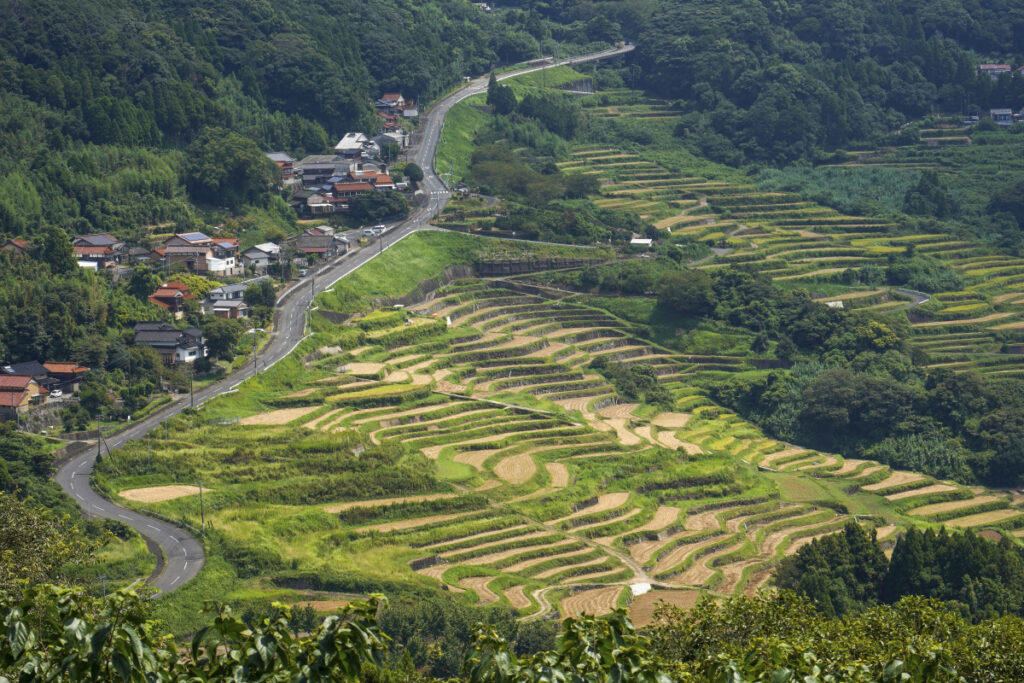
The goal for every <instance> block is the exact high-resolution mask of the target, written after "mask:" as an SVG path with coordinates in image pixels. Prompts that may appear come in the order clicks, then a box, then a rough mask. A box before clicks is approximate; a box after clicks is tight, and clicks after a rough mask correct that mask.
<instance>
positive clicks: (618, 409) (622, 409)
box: [597, 403, 640, 419]
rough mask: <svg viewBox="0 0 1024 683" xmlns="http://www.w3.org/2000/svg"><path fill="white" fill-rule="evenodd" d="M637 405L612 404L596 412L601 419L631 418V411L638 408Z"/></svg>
mask: <svg viewBox="0 0 1024 683" xmlns="http://www.w3.org/2000/svg"><path fill="white" fill-rule="evenodd" d="M639 405H640V404H639V403H614V404H612V405H610V406H607V407H605V408H602V409H601V410H599V411H597V414H598V415H600V416H601V417H620V418H627V419H628V418H630V417H633V411H634V410H636V409H637V408H638V407H639Z"/></svg>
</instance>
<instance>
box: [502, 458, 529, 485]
mask: <svg viewBox="0 0 1024 683" xmlns="http://www.w3.org/2000/svg"><path fill="white" fill-rule="evenodd" d="M536 472H537V464H536V463H535V462H534V461H533V458H531V457H530V456H529V455H528V454H527V453H518V454H516V455H510V456H508V457H507V458H502V459H501V460H500V461H499V462H498V464H497V465H495V466H494V474H496V475H497V476H498V478H499V479H504V480H505V481H507V482H508V483H509V484H513V485H518V484H525V483H526V482H528V481H529V480H530V477H532V476H533V475H534V474H535V473H536Z"/></svg>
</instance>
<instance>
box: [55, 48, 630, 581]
mask: <svg viewBox="0 0 1024 683" xmlns="http://www.w3.org/2000/svg"><path fill="white" fill-rule="evenodd" d="M632 49H633V46H632V45H626V46H624V47H620V48H616V49H612V50H606V51H604V52H597V53H593V54H590V55H584V56H582V57H574V58H570V59H563V60H560V61H558V62H553V63H551V64H545V65H541V66H536V67H531V68H528V69H521V70H519V71H511V72H508V73H505V74H502V75H500V76H498V80H504V79H506V78H511V77H513V76H519V75H522V74H524V73H530V72H533V71H539V70H541V69H548V68H551V67H553V66H561V65H566V64H577V63H581V62H588V61H593V60H597V59H604V58H606V57H612V56H615V55H620V54H624V53H626V52H629V51H630V50H632ZM487 80H488V78H487V77H486V76H482V77H480V78H477V79H475V80H473V81H472V82H470V83H469V84H468V85H466V86H465V87H463V88H461V89H460V90H458V91H456V92H454V93H452V94H451V95H448V96H447V97H444V98H442V99H441V100H440V101H438V102H437V104H435V105H434V106H433V107H431V109H430V111H429V112H428V113H427V114H426V116H424V117H421V129H420V135H419V142H418V143H417V146H416V147H415V148H414V149H413V150H412V151H411V153H410V154H409V158H410V159H411V160H412V161H414V162H415V163H416V164H417V165H418V166H420V168H422V169H423V173H424V179H423V182H422V183H421V184H420V186H421V189H423V191H424V193H425V201H424V203H423V204H422V205H421V206H419V207H416V208H415V209H413V211H412V212H411V213H410V214H409V216H408V217H407V218H405V219H404V220H402V221H399V222H397V223H394V224H392V225H391V226H389V229H388V231H387V232H386V233H385V234H384V235H382V236H381V237H379V238H377V239H376V240H374V241H373V242H371V243H370V244H369V245H368V246H366V247H363V248H362V249H356V250H353V251H350V252H349V253H348V254H345V255H343V256H341V257H339V258H337V259H335V260H334V261H332V262H330V263H328V264H326V265H324V266H322V267H320V268H319V269H317V270H316V271H311V272H310V274H308V275H307V276H306V278H304V279H303V280H301V281H299V282H298V283H296V284H295V285H293V286H291V287H290V288H289V289H288V290H287V291H286V292H284V293H283V294H282V295H281V297H280V298H279V299H278V303H277V309H276V310H275V315H274V332H273V333H272V334H271V338H270V341H269V343H268V344H267V345H266V347H264V349H263V351H262V352H261V353H260V354H259V355H258V356H257V358H256V359H255V360H254V362H253V363H249V364H247V365H245V366H244V367H242V368H240V369H239V370H237V371H236V372H234V373H232V374H231V376H230V377H227V378H225V379H223V380H221V381H219V382H216V383H214V384H210V385H208V386H206V387H203V388H202V389H198V390H196V391H195V392H194V394H192V395H191V396H189V395H186V396H183V397H179V398H177V399H175V400H174V401H173V402H172V403H170V404H168V405H167V406H164V407H163V408H161V409H160V410H158V411H156V412H155V413H153V414H152V415H150V416H148V417H146V418H145V419H142V420H139V421H138V422H136V423H134V424H132V425H130V426H129V427H127V428H125V429H123V430H121V431H119V432H118V433H117V434H114V435H111V436H109V437H104V441H105V445H106V448H105V449H104V452H106V451H107V449H109V450H110V451H115V450H116V449H117V448H120V447H121V446H123V445H124V444H126V443H128V442H129V441H134V440H136V439H141V438H143V437H144V436H145V435H146V434H148V433H149V432H150V431H151V430H152V429H154V428H155V427H157V426H158V425H160V424H162V423H163V422H164V421H166V420H167V419H169V418H171V417H174V416H175V415H178V414H179V413H181V411H183V410H185V409H186V408H189V407H192V406H195V407H199V406H200V405H202V404H203V403H204V402H206V401H208V400H209V399H211V398H213V397H214V396H218V395H220V394H223V393H225V392H228V391H232V390H234V389H237V387H238V385H239V384H241V383H242V382H243V381H245V380H246V379H248V378H249V377H252V376H253V375H254V374H255V373H256V370H257V368H258V369H259V370H260V371H263V370H265V369H266V368H268V367H270V366H272V365H274V364H275V363H277V362H278V361H279V360H281V359H282V358H284V357H285V356H287V355H288V354H290V353H291V352H292V351H293V350H294V349H295V347H296V346H298V345H299V342H301V341H302V340H303V339H304V338H305V336H306V329H307V316H308V315H309V309H310V305H311V302H312V301H313V297H315V296H316V294H318V293H319V292H322V291H324V290H325V289H328V288H330V287H332V286H333V285H334V284H335V283H336V282H337V281H338V280H340V279H341V278H343V277H345V276H346V275H348V274H349V273H351V272H353V271H355V270H357V269H358V268H360V267H361V266H363V265H364V264H365V263H367V262H368V261H370V260H371V259H373V258H374V257H376V256H377V255H378V254H380V253H381V252H383V250H385V249H387V248H388V247H390V246H391V245H393V244H395V243H396V242H398V241H399V240H401V239H403V238H405V237H408V236H409V235H410V234H412V233H413V232H416V231H417V230H422V229H427V228H430V221H431V220H432V219H433V217H434V216H435V215H437V214H438V213H439V212H440V211H441V210H442V209H443V208H444V206H445V204H447V203H448V199H449V198H450V196H451V194H450V192H449V191H448V188H447V187H446V186H445V184H444V183H443V182H442V181H441V179H440V178H439V177H438V176H437V174H436V173H434V169H433V159H434V154H435V152H436V151H437V144H438V141H439V139H440V136H441V130H442V127H443V126H444V118H445V116H446V115H447V114H448V111H449V110H450V109H451V108H452V106H453V105H454V104H456V103H457V102H459V101H461V100H464V99H465V98H467V97H469V96H471V95H476V94H478V93H482V92H485V91H486V90H487ZM96 453H97V451H96V450H95V449H91V450H89V451H87V452H85V453H82V454H80V455H78V456H75V457H73V458H71V459H69V460H68V461H67V462H65V463H64V465H62V466H61V468H60V469H59V470H58V471H57V474H56V477H55V479H56V480H57V483H58V484H60V486H61V488H63V489H64V491H65V492H66V493H68V495H70V496H71V497H72V498H74V499H75V501H76V502H77V503H78V504H79V506H81V508H82V511H83V513H84V514H85V515H86V516H87V517H100V518H107V519H115V520H119V521H121V522H124V523H125V524H127V525H128V526H130V527H132V528H133V529H135V530H136V531H138V532H139V533H140V534H142V536H143V537H144V538H145V539H146V543H147V545H149V547H150V550H152V551H154V554H156V555H157V557H158V559H157V573H156V576H155V577H152V578H151V581H150V584H151V585H152V586H154V587H155V588H156V589H157V590H158V593H157V596H159V595H162V594H164V593H168V592H170V591H173V590H175V589H177V588H180V587H181V586H183V585H184V584H186V583H188V582H189V581H190V580H191V579H193V578H194V577H195V576H196V575H197V574H198V573H199V570H200V569H202V567H203V562H204V561H205V555H204V553H203V547H202V545H201V544H200V542H199V541H198V540H197V539H196V538H195V537H194V536H192V535H191V534H189V533H188V532H186V531H185V530H184V529H182V528H181V527H179V526H177V525H175V524H171V523H169V522H165V521H163V520H161V519H157V518H155V517H150V516H147V515H144V514H141V513H139V512H135V511H133V510H130V509H128V508H124V507H121V506H120V505H116V504H114V503H112V502H110V501H109V500H107V499H106V498H104V497H103V496H101V495H100V494H99V493H97V492H96V491H95V490H93V488H92V486H91V483H90V475H91V474H92V470H93V465H94V464H95V462H96ZM113 457H115V458H116V457H117V456H116V453H115V454H114V455H113ZM182 483H187V482H182ZM198 504H199V501H198V499H197V500H196V505H197V506H198ZM155 546H158V548H156V547H155ZM158 552H159V553H160V554H157V553H158ZM161 555H162V557H161Z"/></svg>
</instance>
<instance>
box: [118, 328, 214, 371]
mask: <svg viewBox="0 0 1024 683" xmlns="http://www.w3.org/2000/svg"><path fill="white" fill-rule="evenodd" d="M134 343H135V344H136V345H138V346H148V347H150V348H152V349H153V350H155V351H156V352H157V353H158V354H160V359H161V360H163V362H164V363H166V364H168V365H174V364H175V363H194V362H195V361H197V360H199V359H200V358H205V357H206V340H205V339H203V333H202V331H201V330H199V329H198V328H195V327H189V328H186V329H184V330H179V329H178V328H176V327H174V326H173V325H169V324H167V323H164V322H142V323H137V324H136V325H135V340H134Z"/></svg>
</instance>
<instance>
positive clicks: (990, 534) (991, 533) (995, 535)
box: [978, 529, 1003, 543]
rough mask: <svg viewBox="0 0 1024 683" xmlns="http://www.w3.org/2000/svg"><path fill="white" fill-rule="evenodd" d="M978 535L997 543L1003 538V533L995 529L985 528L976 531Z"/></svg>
mask: <svg viewBox="0 0 1024 683" xmlns="http://www.w3.org/2000/svg"><path fill="white" fill-rule="evenodd" d="M978 535H979V536H981V537H982V538H984V539H985V540H987V541H992V542H993V543H998V542H999V541H1001V540H1003V535H1002V534H1001V533H999V532H998V531H996V530H995V529H985V530H984V531H981V532H978Z"/></svg>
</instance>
